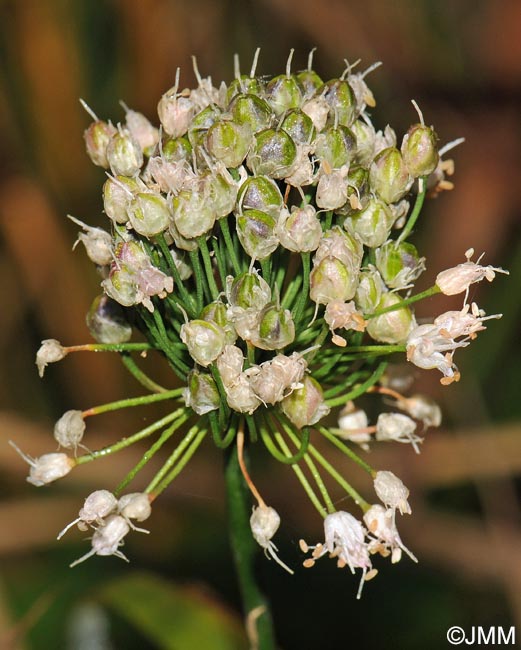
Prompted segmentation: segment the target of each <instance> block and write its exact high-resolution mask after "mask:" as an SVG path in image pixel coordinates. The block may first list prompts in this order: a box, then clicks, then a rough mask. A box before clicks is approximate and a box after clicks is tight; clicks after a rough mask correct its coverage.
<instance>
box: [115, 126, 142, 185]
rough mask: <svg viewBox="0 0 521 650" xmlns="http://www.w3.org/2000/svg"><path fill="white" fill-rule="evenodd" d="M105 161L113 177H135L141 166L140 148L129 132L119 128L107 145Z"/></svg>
mask: <svg viewBox="0 0 521 650" xmlns="http://www.w3.org/2000/svg"><path fill="white" fill-rule="evenodd" d="M107 161H108V163H109V166H110V168H111V170H112V173H113V174H115V175H121V176H135V175H136V174H137V173H138V172H139V170H140V169H141V166H142V165H143V152H142V151H141V147H140V146H139V144H138V143H137V142H136V140H134V138H133V137H132V136H131V135H130V133H129V131H127V130H126V129H122V128H120V129H119V131H116V133H114V135H113V136H112V137H111V138H110V140H109V143H108V145H107Z"/></svg>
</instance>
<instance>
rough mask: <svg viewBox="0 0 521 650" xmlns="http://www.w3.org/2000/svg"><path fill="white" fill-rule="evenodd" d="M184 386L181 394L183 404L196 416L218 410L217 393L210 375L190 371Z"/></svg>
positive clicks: (218, 399)
mask: <svg viewBox="0 0 521 650" xmlns="http://www.w3.org/2000/svg"><path fill="white" fill-rule="evenodd" d="M186 384H187V386H186V388H185V389H184V392H183V397H184V400H185V404H186V406H190V407H191V408H192V409H193V410H194V411H195V412H196V413H197V415H204V414H205V413H208V412H209V411H215V410H216V409H218V408H219V404H220V398H219V391H218V390H217V386H216V385H215V381H214V380H213V378H212V376H211V375H209V374H208V373H203V372H199V371H198V370H192V371H191V372H190V373H189V374H188V377H187V380H186Z"/></svg>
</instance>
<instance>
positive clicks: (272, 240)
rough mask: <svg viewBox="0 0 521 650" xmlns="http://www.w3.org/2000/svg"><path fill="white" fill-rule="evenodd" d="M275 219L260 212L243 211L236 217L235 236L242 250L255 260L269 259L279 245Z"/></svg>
mask: <svg viewBox="0 0 521 650" xmlns="http://www.w3.org/2000/svg"><path fill="white" fill-rule="evenodd" d="M276 225H277V222H276V221H275V219H274V218H273V217H272V216H271V215H269V214H267V213H266V212H261V211H260V210H245V211H244V212H243V213H242V215H241V216H238V217H237V235H238V237H239V241H240V242H241V244H242V247H243V248H244V250H245V251H246V252H247V253H248V255H249V256H250V257H252V258H254V259H256V260H264V259H266V258H267V257H269V256H270V255H271V254H272V253H273V251H274V250H275V249H276V248H277V246H278V245H279V240H278V237H277V236H276V234H275V226H276Z"/></svg>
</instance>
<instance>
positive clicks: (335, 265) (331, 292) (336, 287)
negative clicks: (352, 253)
mask: <svg viewBox="0 0 521 650" xmlns="http://www.w3.org/2000/svg"><path fill="white" fill-rule="evenodd" d="M309 282H310V291H309V297H310V298H311V300H313V301H314V302H317V303H319V304H321V305H327V303H329V302H333V301H340V302H346V301H347V300H351V298H353V297H354V295H355V291H356V287H357V285H358V275H357V274H356V273H352V272H350V271H349V269H348V268H347V266H346V265H345V264H344V263H343V262H341V261H340V260H339V259H337V258H335V257H324V258H323V259H322V260H321V261H320V262H319V263H318V264H316V263H315V265H314V267H313V270H312V271H311V274H310V281H309Z"/></svg>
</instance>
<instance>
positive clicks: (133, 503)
mask: <svg viewBox="0 0 521 650" xmlns="http://www.w3.org/2000/svg"><path fill="white" fill-rule="evenodd" d="M118 510H119V513H120V515H121V516H122V517H124V518H125V519H135V520H136V521H145V519H148V518H149V517H150V515H151V514H152V508H151V506H150V498H149V496H148V494H146V493H145V492H133V493H131V494H124V495H123V496H122V497H120V498H119V501H118Z"/></svg>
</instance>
